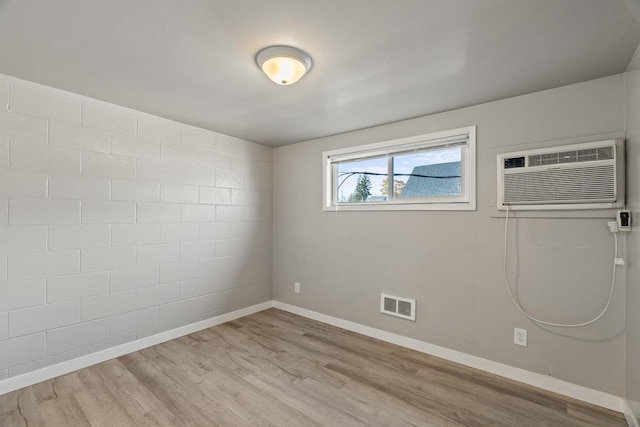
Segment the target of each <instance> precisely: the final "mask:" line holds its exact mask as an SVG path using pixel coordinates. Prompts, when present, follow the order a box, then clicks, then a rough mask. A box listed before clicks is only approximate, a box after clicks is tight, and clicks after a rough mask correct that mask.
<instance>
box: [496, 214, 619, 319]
mask: <svg viewBox="0 0 640 427" xmlns="http://www.w3.org/2000/svg"><path fill="white" fill-rule="evenodd" d="M508 234H509V205H507V216H506V218H505V221H504V263H503V267H504V284H505V287H506V288H507V293H508V294H509V298H511V302H512V303H513V305H514V306H515V307H516V308H517V309H518V311H520V313H522V314H523V315H524V316H525V317H527V318H528V319H531V320H533V321H534V322H536V323H540V324H542V325H547V326H558V327H561V328H579V327H582V326H587V325H591V324H592V323H595V322H597V321H598V320H600V318H601V317H602V316H604V314H605V313H606V312H607V310H608V309H609V306H610V305H611V300H612V298H613V289H614V288H615V285H616V259H617V258H618V235H617V234H616V233H615V232H613V242H614V243H613V244H614V246H615V247H614V255H613V274H612V277H611V290H610V291H609V299H608V300H607V304H606V305H605V306H604V308H603V309H602V312H600V314H598V315H597V316H596V317H595V318H593V319H591V320H589V321H588V322H583V323H575V324H566V323H554V322H545V321H544V320H540V319H537V318H535V317H533V316H532V315H530V314H529V313H527V312H526V311H524V309H523V308H522V307H521V306H520V304H519V303H518V301H517V300H516V299H515V298H514V297H513V294H512V293H511V286H510V285H509V279H508V277H507V236H508Z"/></svg>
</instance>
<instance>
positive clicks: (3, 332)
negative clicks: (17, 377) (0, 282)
mask: <svg viewBox="0 0 640 427" xmlns="http://www.w3.org/2000/svg"><path fill="white" fill-rule="evenodd" d="M154 305H155V304H154ZM7 338H9V313H7V312H4V313H2V312H0V341H3V340H6V339H7Z"/></svg>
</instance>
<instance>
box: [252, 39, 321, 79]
mask: <svg viewBox="0 0 640 427" xmlns="http://www.w3.org/2000/svg"><path fill="white" fill-rule="evenodd" d="M256 63H257V64H258V67H260V69H261V70H262V71H264V73H265V74H266V75H267V77H269V78H270V79H271V80H273V81H274V82H275V83H277V84H279V85H283V86H287V85H291V84H294V83H295V82H297V81H298V80H300V79H301V78H302V76H304V75H305V74H306V73H308V72H309V70H311V66H312V64H313V63H312V62H311V57H310V56H309V54H307V53H306V52H303V51H302V50H300V49H297V48H295V47H291V46H270V47H266V48H264V49H262V50H261V51H260V52H258V54H257V55H256Z"/></svg>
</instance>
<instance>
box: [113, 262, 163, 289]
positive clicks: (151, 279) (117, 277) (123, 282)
mask: <svg viewBox="0 0 640 427" xmlns="http://www.w3.org/2000/svg"><path fill="white" fill-rule="evenodd" d="M159 277H160V276H159V269H158V266H157V265H151V266H148V267H137V268H128V269H126V270H116V271H112V272H111V288H110V290H111V292H121V291H128V290H131V289H136V288H144V287H147V286H153V285H157V284H159V283H160V280H159Z"/></svg>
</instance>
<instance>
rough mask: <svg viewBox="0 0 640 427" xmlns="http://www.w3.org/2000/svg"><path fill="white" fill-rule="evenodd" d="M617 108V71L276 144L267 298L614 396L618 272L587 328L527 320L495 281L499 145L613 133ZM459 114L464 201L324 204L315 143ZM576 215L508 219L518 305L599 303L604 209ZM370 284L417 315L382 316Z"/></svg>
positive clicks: (620, 382) (619, 388)
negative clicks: (469, 140)
mask: <svg viewBox="0 0 640 427" xmlns="http://www.w3.org/2000/svg"><path fill="white" fill-rule="evenodd" d="M623 108H624V80H623V77H622V76H613V77H609V78H604V79H600V80H595V81H590V82H586V83H581V84H577V85H572V86H567V87H562V88H558V89H554V90H549V91H545V92H540V93H534V94H530V95H525V96H520V97H516V98H511V99H506V100H503V101H499V102H492V103H488V104H483V105H479V106H475V107H471V108H465V109H461V110H456V111H451V112H446V113H442V114H437V115H432V116H427V117H422V118H418V119H413V120H409V121H404V122H400V123H394V124H390V125H385V126H379V127H375V128H371V129H366V130H362V131H357V132H351V133H347V134H342V135H337V136H333V137H328V138H323V139H319V140H314V141H309V142H305V143H299V144H295V145H290V146H286V147H280V148H277V149H275V150H274V261H273V262H274V264H273V269H274V288H273V295H274V299H276V300H278V301H283V302H286V303H290V304H294V305H297V306H300V307H304V308H307V309H310V310H315V311H318V312H321V313H325V314H328V315H332V316H336V317H339V318H342V319H346V320H350V321H354V322H358V323H361V324H365V325H368V326H372V327H376V328H380V329H383V330H386V331H391V332H395V333H398V334H401V335H404V336H407V337H412V338H416V339H420V340H423V341H427V342H430V343H433V344H437V345H441V346H445V347H448V348H452V349H456V350H460V351H463V352H466V353H469V354H472V355H476V356H480V357H484V358H488V359H491V360H494V361H497V362H502V363H506V364H509V365H512V366H517V367H521V368H524V369H528V370H531V371H535V372H539V373H542V374H548V375H551V376H553V377H556V378H559V379H562V380H566V381H569V382H572V383H575V384H580V385H583V386H587V387H591V388H594V389H598V390H602V391H604V392H608V393H612V394H615V395H618V396H623V395H624V394H625V388H624V383H625V381H624V374H625V373H624V369H625V334H624V322H625V319H624V298H625V297H624V293H625V289H624V271H620V275H619V282H618V285H617V288H616V291H615V295H614V299H613V303H612V307H611V309H610V311H609V312H608V313H607V314H606V315H605V316H604V317H603V318H602V319H601V320H600V321H599V322H598V323H596V324H595V325H592V326H589V327H585V328H579V329H575V330H570V329H558V328H549V327H540V326H538V325H536V324H533V323H532V322H530V321H528V320H527V319H526V318H524V317H523V316H521V315H520V314H519V313H517V311H516V309H515V308H514V307H513V306H512V305H511V302H510V301H509V299H508V296H507V293H506V291H505V289H504V284H503V276H502V254H503V226H504V221H503V219H501V218H500V216H503V215H504V214H503V213H498V212H497V210H496V209H495V200H496V194H495V193H496V171H495V162H496V161H495V156H496V154H497V153H499V152H503V151H513V150H517V149H524V148H533V147H539V146H546V145H552V144H555V143H559V142H562V143H569V142H581V141H587V140H597V139H600V138H605V137H610V136H621V135H623V131H624V111H623ZM468 125H477V134H478V140H477V144H478V159H477V169H478V173H477V189H478V210H477V211H476V212H436V211H433V212H428V211H426V212H409V211H407V212H323V211H322V182H321V175H322V170H321V153H322V152H323V151H325V150H330V149H336V148H343V147H349V146H354V145H358V144H366V143H371V142H378V141H384V140H389V139H395V138H400V137H405V136H411V135H416V134H422V133H427V132H434V131H441V130H447V129H452V128H457V127H462V126H468ZM584 215H585V213H584V212H580V213H578V214H577V215H575V216H584ZM518 216H521V215H518ZM586 216H588V217H584V218H581V219H574V220H570V219H566V218H560V219H559V218H545V217H540V216H537V217H529V218H521V219H518V220H517V221H514V222H513V225H512V229H511V235H510V244H509V248H510V249H509V254H510V258H511V261H510V271H511V272H512V276H511V277H512V280H513V277H514V275H515V268H516V266H517V267H518V287H519V291H520V296H521V299H522V301H523V304H524V306H525V308H526V309H527V310H529V311H530V312H532V313H535V314H536V315H538V316H540V317H542V318H546V319H549V320H552V321H560V322H580V321H585V320H588V319H590V318H592V317H593V316H595V315H596V314H598V313H599V312H600V310H601V308H602V306H603V305H604V303H605V301H606V299H607V296H608V292H609V286H610V282H611V279H610V276H611V268H612V266H611V263H612V261H611V260H612V255H613V239H612V237H611V235H610V234H609V232H608V231H607V227H606V217H610V218H613V213H611V212H605V213H603V214H601V215H592V214H586ZM593 216H600V217H599V218H594V217H593ZM516 246H517V247H516ZM516 257H517V258H518V259H517V260H516ZM294 281H297V282H300V283H301V285H302V287H301V288H302V291H301V293H300V294H295V293H294V292H293V283H294ZM380 292H387V293H391V294H396V295H398V296H405V297H413V298H416V299H417V320H416V322H415V323H413V322H410V321H406V320H402V319H397V318H393V317H389V316H385V315H382V314H380V313H379V296H380ZM514 327H519V328H525V329H527V330H528V331H529V347H527V348H522V347H518V346H515V345H514V344H513V343H512V341H513V328H514Z"/></svg>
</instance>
